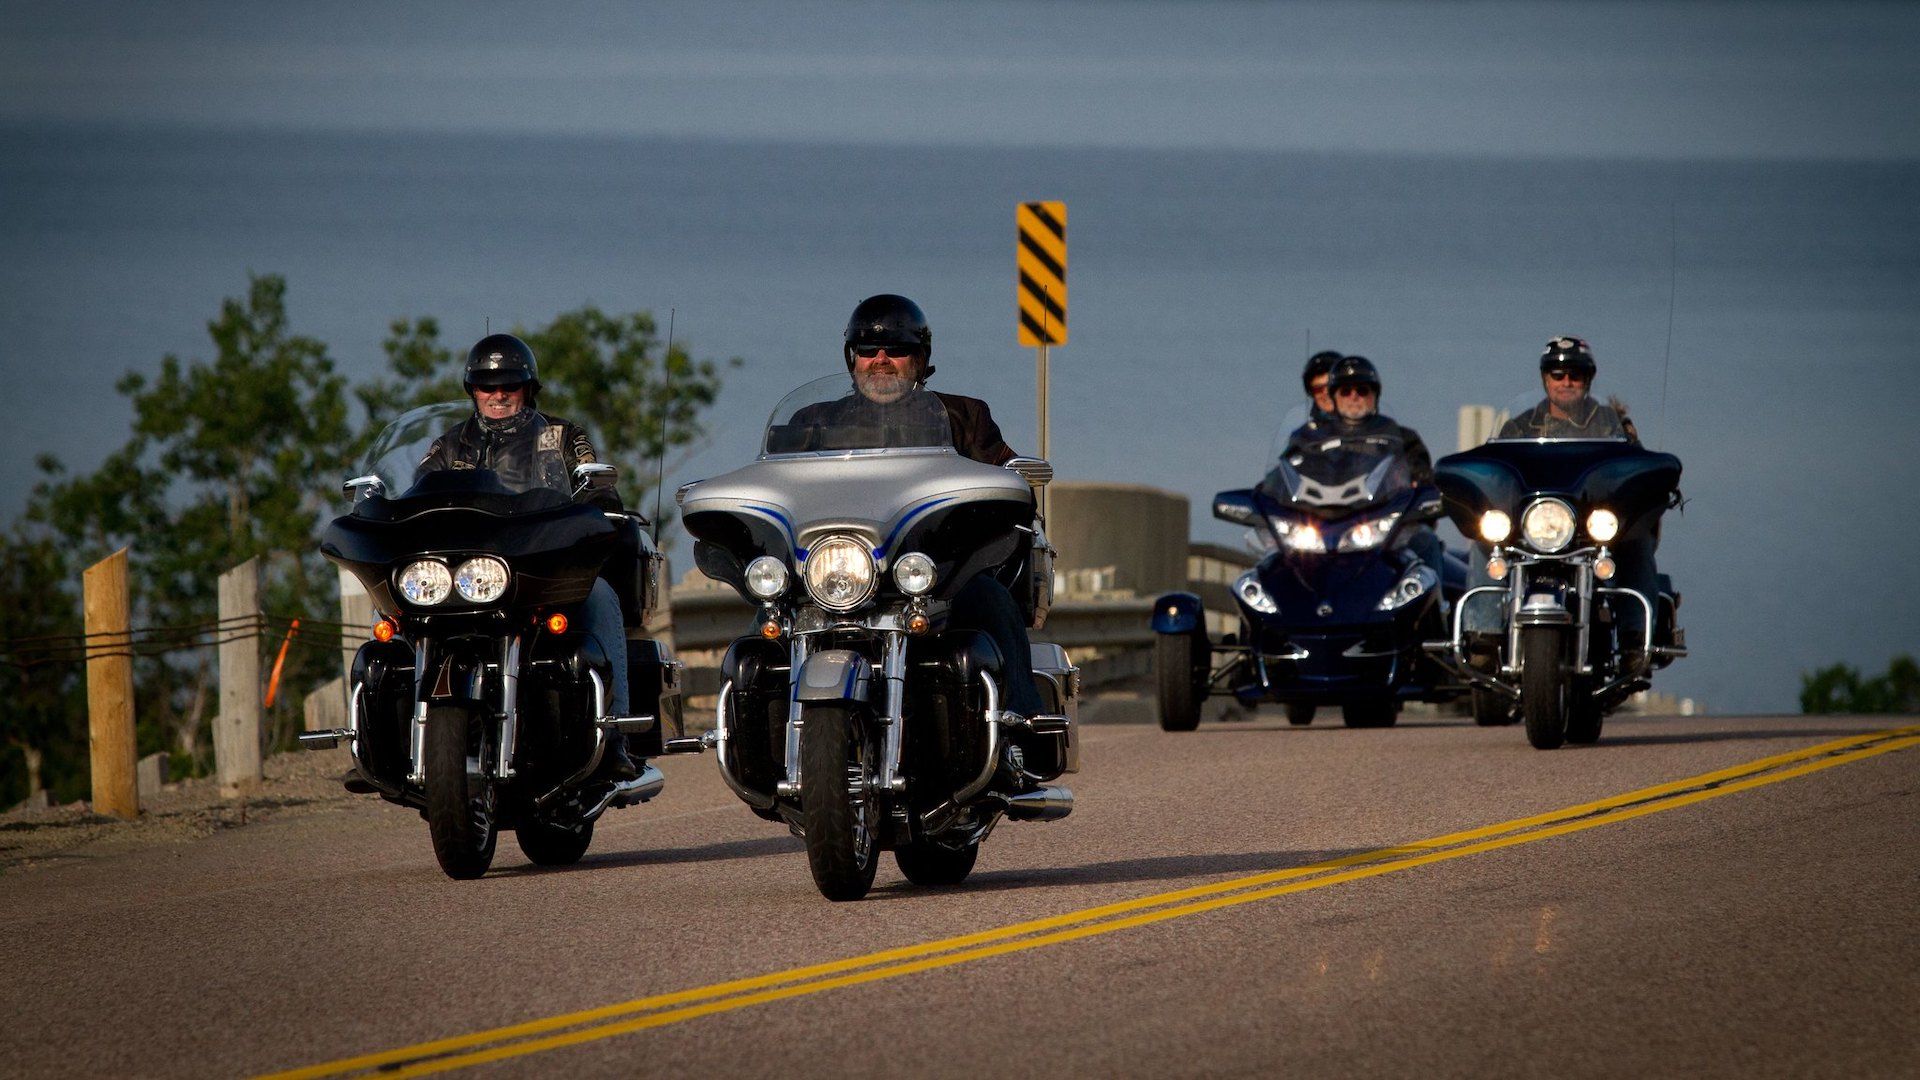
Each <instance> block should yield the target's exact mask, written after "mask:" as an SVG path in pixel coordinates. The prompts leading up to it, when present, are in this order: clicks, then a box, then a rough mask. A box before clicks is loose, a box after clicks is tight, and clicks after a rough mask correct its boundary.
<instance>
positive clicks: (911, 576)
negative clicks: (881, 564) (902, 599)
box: [893, 551, 933, 596]
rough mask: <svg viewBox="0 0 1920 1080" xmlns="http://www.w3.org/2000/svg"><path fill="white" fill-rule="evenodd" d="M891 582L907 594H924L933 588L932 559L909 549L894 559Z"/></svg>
mask: <svg viewBox="0 0 1920 1080" xmlns="http://www.w3.org/2000/svg"><path fill="white" fill-rule="evenodd" d="M893 583H894V584H895V585H898V586H900V591H901V592H903V593H906V594H907V595H908V596H925V595H926V594H927V593H928V592H929V591H931V590H932V589H933V560H932V559H930V558H928V557H927V556H925V555H922V554H921V553H919V552H917V551H909V552H907V553H906V554H905V555H902V556H900V557H899V558H898V559H895V560H894V563H893Z"/></svg>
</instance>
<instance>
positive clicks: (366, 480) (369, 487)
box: [340, 473, 387, 496]
mask: <svg viewBox="0 0 1920 1080" xmlns="http://www.w3.org/2000/svg"><path fill="white" fill-rule="evenodd" d="M340 490H341V492H343V493H344V494H347V495H353V496H363V495H378V494H380V493H381V492H383V491H385V490H387V485H386V481H384V480H382V479H380V478H379V477H378V476H376V475H374V474H373V473H368V474H367V475H365V476H356V477H354V478H353V479H351V480H348V481H345V482H344V483H342V484H341V485H340Z"/></svg>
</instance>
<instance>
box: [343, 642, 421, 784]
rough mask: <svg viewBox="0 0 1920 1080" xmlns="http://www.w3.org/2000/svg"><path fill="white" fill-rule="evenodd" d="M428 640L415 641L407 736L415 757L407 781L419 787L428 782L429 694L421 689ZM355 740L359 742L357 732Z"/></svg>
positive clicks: (411, 762)
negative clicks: (410, 721) (409, 721)
mask: <svg viewBox="0 0 1920 1080" xmlns="http://www.w3.org/2000/svg"><path fill="white" fill-rule="evenodd" d="M428 640H429V639H428V638H426V637H424V636H423V637H420V638H417V639H415V640H414V643H413V727H412V730H411V731H410V732H409V733H408V738H407V752H408V753H409V754H411V755H412V757H413V760H412V761H410V762H408V763H407V783H409V784H414V785H416V786H419V787H425V786H426V784H427V696H426V695H425V694H423V693H421V690H422V689H423V688H424V687H425V685H426V678H427V642H428ZM354 742H355V743H356V744H357V743H358V742H359V738H358V735H357V733H356V737H355V739H354Z"/></svg>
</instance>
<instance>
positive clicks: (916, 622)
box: [907, 611, 927, 634]
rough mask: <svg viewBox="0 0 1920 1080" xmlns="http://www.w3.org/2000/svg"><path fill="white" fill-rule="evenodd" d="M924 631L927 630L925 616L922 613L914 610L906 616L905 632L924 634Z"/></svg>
mask: <svg viewBox="0 0 1920 1080" xmlns="http://www.w3.org/2000/svg"><path fill="white" fill-rule="evenodd" d="M926 632H927V617H926V616H925V615H922V614H920V613H919V612H917V611H916V612H914V613H913V614H912V615H909V616H907V633H909V634H924V633H926Z"/></svg>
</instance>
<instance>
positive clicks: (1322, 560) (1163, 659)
mask: <svg viewBox="0 0 1920 1080" xmlns="http://www.w3.org/2000/svg"><path fill="white" fill-rule="evenodd" d="M1402 449H1403V448H1402V447H1401V445H1400V442H1399V439H1398V438H1396V437H1388V436H1384V435H1380V434H1371V435H1363V436H1350V437H1341V438H1332V439H1327V440H1324V441H1319V442H1316V444H1315V445H1313V446H1312V447H1310V448H1300V447H1288V448H1287V450H1286V451H1284V452H1283V453H1282V454H1281V455H1280V456H1279V461H1278V464H1276V465H1274V467H1273V468H1272V470H1271V471H1270V472H1269V473H1268V474H1267V476H1266V478H1265V479H1264V480H1262V481H1261V482H1260V483H1259V485H1258V486H1256V487H1253V488H1243V489H1240V490H1235V491H1223V492H1221V493H1219V494H1218V495H1215V496H1214V498H1213V516H1214V517H1216V518H1219V519H1220V520H1222V521H1228V522H1232V523H1234V524H1237V525H1246V526H1249V527H1250V528H1251V529H1253V530H1255V531H1254V533H1253V534H1252V537H1251V538H1252V539H1256V540H1258V542H1259V543H1260V544H1261V545H1262V546H1263V547H1264V548H1266V549H1267V551H1266V554H1265V556H1264V557H1263V558H1262V559H1261V560H1260V562H1259V564H1258V565H1257V566H1255V567H1254V568H1253V569H1251V570H1248V571H1247V572H1246V573H1244V574H1242V575H1240V577H1239V579H1238V580H1236V581H1235V582H1234V583H1233V589H1232V592H1233V597H1234V603H1235V607H1236V608H1237V609H1238V613H1239V622H1240V629H1239V632H1238V633H1229V634H1226V635H1224V636H1223V637H1222V638H1221V639H1220V640H1219V641H1217V642H1216V641H1214V640H1212V639H1211V638H1210V637H1209V635H1208V633H1207V630H1206V613H1205V611H1204V610H1203V609H1202V606H1201V601H1200V598H1199V597H1198V596H1196V595H1194V594H1193V593H1188V592H1176V593H1168V594H1166V595H1165V596H1162V597H1160V598H1159V600H1158V601H1157V602H1156V603H1155V605H1154V610H1153V630H1154V634H1155V645H1154V671H1155V682H1156V684H1157V688H1158V692H1159V699H1160V700H1159V704H1160V726H1161V727H1162V728H1163V729H1165V730H1167V731H1192V730H1193V729H1194V728H1195V727H1196V726H1197V725H1198V724H1199V722H1200V709H1201V705H1202V704H1203V703H1204V701H1205V699H1206V698H1207V697H1208V696H1209V695H1216V694H1217V695H1231V696H1232V697H1233V698H1234V699H1235V700H1236V701H1238V702H1239V703H1240V704H1241V705H1242V706H1243V707H1246V708H1253V707H1255V706H1257V705H1258V703H1260V702H1262V701H1275V702H1281V703H1283V704H1285V705H1286V708H1287V719H1288V720H1289V721H1290V722H1292V723H1294V724H1310V723H1312V722H1313V717H1314V713H1315V710H1316V709H1317V708H1318V707H1319V706H1322V705H1338V706H1340V710H1341V714H1342V718H1343V719H1344V720H1345V722H1346V724H1347V726H1348V727H1387V726H1390V725H1392V724H1393V723H1394V721H1395V720H1397V719H1398V717H1399V713H1400V707H1401V705H1402V703H1404V702H1406V701H1409V700H1421V701H1447V700H1451V699H1453V698H1456V697H1459V696H1460V695H1462V694H1463V693H1465V692H1466V684H1465V682H1464V681H1463V680H1461V679H1460V678H1459V677H1458V676H1455V675H1453V674H1451V673H1450V672H1448V671H1447V670H1446V669H1445V668H1444V667H1443V666H1442V665H1440V664H1438V663H1435V662H1434V661H1432V660H1431V659H1430V658H1429V657H1428V656H1427V654H1426V652H1425V651H1424V649H1423V643H1424V642H1425V641H1427V640H1431V639H1432V638H1434V637H1438V636H1443V635H1444V632H1445V629H1444V628H1445V626H1446V621H1447V620H1446V615H1447V612H1448V611H1449V610H1450V608H1451V604H1452V602H1453V601H1454V599H1456V598H1457V597H1458V596H1459V595H1460V594H1461V592H1462V591H1463V590H1464V589H1465V584H1466V563H1465V560H1464V559H1462V558H1461V557H1460V556H1459V555H1458V554H1455V553H1452V552H1448V551H1446V550H1445V549H1444V548H1443V547H1442V546H1441V544H1440V543H1439V541H1438V539H1437V538H1435V537H1434V536H1433V535H1432V533H1431V531H1430V530H1429V529H1428V527H1427V523H1428V522H1431V521H1434V520H1436V519H1437V518H1439V517H1440V515H1441V500H1440V494H1439V492H1438V491H1436V490H1435V489H1434V488H1432V487H1430V486H1427V485H1416V484H1414V483H1413V481H1412V478H1411V474H1410V472H1409V469H1408V466H1407V462H1406V459H1405V458H1404V456H1403V455H1402V453H1401V450H1402ZM1270 460H1271V459H1270ZM1423 533H1424V535H1422V534H1423ZM1422 550H1424V552H1425V554H1426V557H1425V558H1422V557H1421V555H1420V554H1418V553H1417V552H1419V551H1422ZM1435 563H1438V565H1437V566H1436V565H1434V564H1435Z"/></svg>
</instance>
